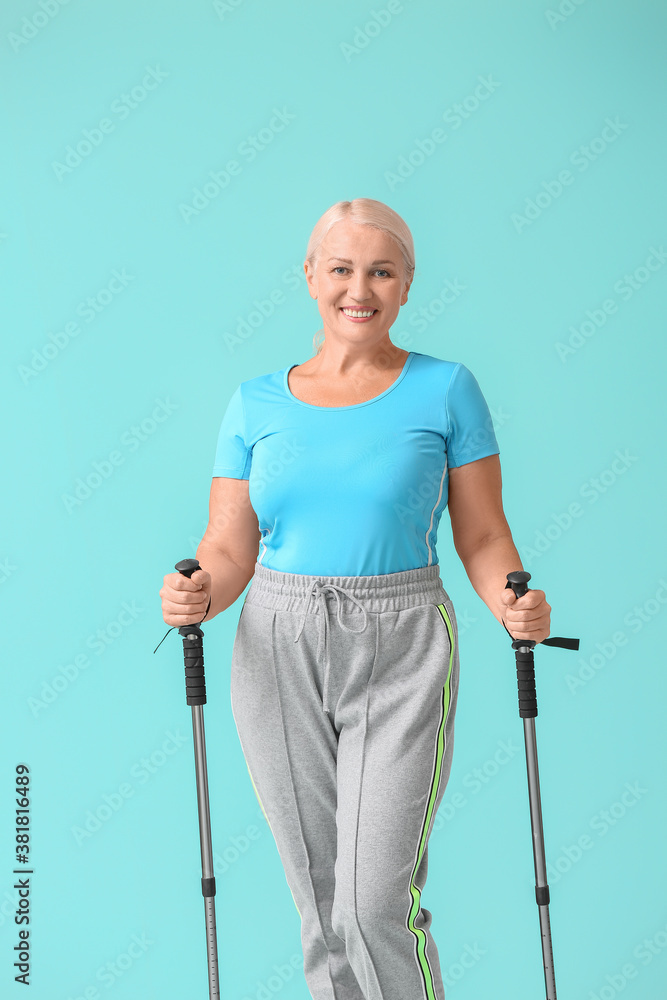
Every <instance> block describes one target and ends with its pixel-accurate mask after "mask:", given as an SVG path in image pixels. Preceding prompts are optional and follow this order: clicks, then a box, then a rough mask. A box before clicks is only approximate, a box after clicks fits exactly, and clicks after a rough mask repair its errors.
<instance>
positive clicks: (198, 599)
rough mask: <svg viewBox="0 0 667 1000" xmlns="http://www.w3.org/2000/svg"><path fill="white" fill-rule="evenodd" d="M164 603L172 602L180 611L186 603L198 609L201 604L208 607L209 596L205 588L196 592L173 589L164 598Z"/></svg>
mask: <svg viewBox="0 0 667 1000" xmlns="http://www.w3.org/2000/svg"><path fill="white" fill-rule="evenodd" d="M162 603H163V605H166V604H171V605H173V607H174V608H175V609H177V610H178V611H182V609H183V606H184V605H188V606H189V607H191V608H193V609H195V610H196V609H197V608H199V607H201V606H203V607H206V605H207V603H208V597H207V596H206V591H205V590H198V591H197V592H196V593H194V594H193V593H192V591H188V592H185V591H183V592H181V591H179V590H173V591H171V592H169V591H167V592H166V593H165V594H164V597H163V599H162Z"/></svg>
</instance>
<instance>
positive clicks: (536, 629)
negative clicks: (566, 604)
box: [499, 587, 551, 642]
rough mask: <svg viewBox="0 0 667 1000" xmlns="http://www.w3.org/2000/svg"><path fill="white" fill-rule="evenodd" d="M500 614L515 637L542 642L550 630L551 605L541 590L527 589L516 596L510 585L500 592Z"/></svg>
mask: <svg viewBox="0 0 667 1000" xmlns="http://www.w3.org/2000/svg"><path fill="white" fill-rule="evenodd" d="M499 597H500V605H501V614H502V617H503V619H504V621H505V624H506V625H507V628H508V629H509V631H510V632H511V634H512V635H513V636H514V638H515V639H532V640H533V641H534V642H542V640H543V639H546V638H547V636H548V635H549V633H550V631H551V605H550V604H547V599H546V596H545V594H544V591H543V590H529V591H528V592H527V593H525V594H524V595H523V597H516V596H515V594H514V591H513V590H512V588H511V587H507V588H505V589H503V590H501V592H500V595H499Z"/></svg>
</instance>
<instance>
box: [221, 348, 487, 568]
mask: <svg viewBox="0 0 667 1000" xmlns="http://www.w3.org/2000/svg"><path fill="white" fill-rule="evenodd" d="M296 364H297V363H296V362H295V364H293V365H290V366H289V367H287V368H282V369H281V370H280V371H277V372H272V373H270V374H268V375H259V376H257V377H256V378H251V379H249V380H248V381H246V382H241V384H240V385H239V386H238V388H237V389H236V390H235V392H234V393H233V395H232V397H231V399H230V401H229V405H228V406H227V410H226V412H225V414H224V417H223V419H222V424H221V426H220V432H219V435H218V443H217V450H216V454H215V464H214V466H213V476H225V477H229V478H231V479H249V496H250V502H251V504H252V507H253V509H254V511H255V513H256V514H257V519H258V522H259V527H260V531H261V535H262V537H261V540H260V544H259V554H258V557H257V561H258V562H259V563H261V564H262V565H263V566H266V567H268V568H269V569H276V570H281V571H283V572H286V573H304V574H307V575H316V576H369V575H370V576H377V575H380V574H384V573H396V572H398V571H400V570H407V569H416V568H418V567H422V566H430V565H432V564H434V563H438V556H437V553H436V547H435V545H436V536H437V531H438V523H439V521H440V516H441V514H442V512H443V510H444V509H445V507H446V506H447V494H448V485H449V472H448V470H449V469H450V468H456V467H457V466H459V465H466V464H467V463H468V462H474V461H475V460H476V459H479V458H484V457H485V456H486V455H496V454H499V451H500V449H499V448H498V443H497V441H496V436H495V433H494V429H493V421H492V419H491V414H490V412H489V408H488V406H487V404H486V401H485V399H484V396H483V395H482V391H481V389H480V387H479V385H478V383H477V380H476V379H475V377H474V375H473V374H472V372H471V371H470V370H469V369H468V368H466V367H465V365H463V364H461V363H460V362H459V363H456V362H453V361H442V360H441V359H440V358H434V357H431V355H428V354H420V353H419V352H417V351H410V353H409V355H408V357H407V358H406V360H405V364H404V366H403V370H402V371H401V374H400V375H399V376H398V378H397V379H396V381H395V382H393V383H392V385H390V386H389V388H388V389H385V391H384V392H382V393H380V395H379V396H375V397H374V398H373V399H369V400H367V401H366V402H365V403H355V404H353V405H351V406H314V405H311V404H310V403H304V402H302V401H301V400H299V399H297V398H296V396H294V395H293V393H292V391H291V389H290V388H289V385H288V381H287V375H288V372H289V371H290V369H291V368H294V367H296Z"/></svg>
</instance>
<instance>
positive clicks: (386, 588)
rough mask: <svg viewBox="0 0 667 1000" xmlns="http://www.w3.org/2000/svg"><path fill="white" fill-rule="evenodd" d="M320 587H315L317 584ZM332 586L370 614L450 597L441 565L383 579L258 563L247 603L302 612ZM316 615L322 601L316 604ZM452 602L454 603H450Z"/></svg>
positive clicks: (438, 602)
mask: <svg viewBox="0 0 667 1000" xmlns="http://www.w3.org/2000/svg"><path fill="white" fill-rule="evenodd" d="M316 584H319V586H318V587H317V588H316V587H315V585H316ZM326 585H330V586H332V587H335V588H336V590H344V591H345V592H346V593H348V594H350V595H352V596H353V597H354V598H355V599H356V600H357V601H359V603H360V604H361V605H363V607H364V608H365V609H366V610H367V611H374V612H375V611H377V612H381V611H402V610H403V609H404V608H414V607H418V606H419V605H420V604H442V603H444V602H445V601H449V595H448V594H447V591H446V590H445V588H444V587H443V585H442V580H441V579H440V566H439V564H438V563H435V564H433V565H431V566H422V567H419V568H418V569H406V570H400V571H399V572H397V573H384V574H382V575H380V576H307V575H304V574H301V573H283V572H282V571H280V570H276V569H269V568H268V567H267V566H262V565H261V563H256V564H255V573H254V575H253V577H252V580H251V581H250V588H249V590H248V592H247V594H246V599H245V602H244V603H245V604H259V605H261V606H262V607H265V608H273V609H275V610H279V611H303V610H305V608H306V606H307V605H309V603H310V597H311V594H312V593H313V590H314V589H315V590H319V589H321V588H322V587H323V586H326ZM313 603H314V605H315V606H314V607H313V611H314V612H315V613H316V612H317V605H318V604H319V602H317V601H315V602H313ZM450 603H451V602H450Z"/></svg>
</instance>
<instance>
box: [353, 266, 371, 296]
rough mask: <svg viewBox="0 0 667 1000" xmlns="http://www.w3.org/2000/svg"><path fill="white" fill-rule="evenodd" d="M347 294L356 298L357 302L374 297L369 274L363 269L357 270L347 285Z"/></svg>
mask: <svg viewBox="0 0 667 1000" xmlns="http://www.w3.org/2000/svg"><path fill="white" fill-rule="evenodd" d="M347 294H348V296H349V298H351V299H354V301H355V302H366V301H367V300H368V299H370V298H372V292H371V289H370V279H369V277H368V275H367V274H364V273H363V272H361V271H357V273H356V274H353V275H352V277H351V278H350V280H349V284H348V286H347Z"/></svg>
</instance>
